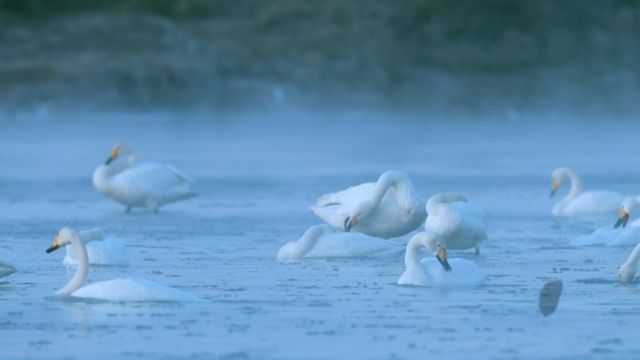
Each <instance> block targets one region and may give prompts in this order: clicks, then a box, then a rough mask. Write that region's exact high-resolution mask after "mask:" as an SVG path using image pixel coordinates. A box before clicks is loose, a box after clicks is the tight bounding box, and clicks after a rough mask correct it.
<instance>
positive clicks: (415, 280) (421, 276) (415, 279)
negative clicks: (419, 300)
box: [398, 257, 487, 288]
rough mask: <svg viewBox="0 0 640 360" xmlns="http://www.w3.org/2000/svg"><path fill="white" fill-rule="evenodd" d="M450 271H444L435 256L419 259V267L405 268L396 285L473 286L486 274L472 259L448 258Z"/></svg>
mask: <svg viewBox="0 0 640 360" xmlns="http://www.w3.org/2000/svg"><path fill="white" fill-rule="evenodd" d="M449 264H450V265H451V271H446V270H445V269H444V268H443V267H442V265H441V264H440V262H438V260H437V259H436V258H435V257H431V258H424V259H422V260H420V267H416V268H409V269H406V270H405V272H404V273H403V274H402V276H401V277H400V279H398V285H412V286H435V287H452V288H456V287H475V286H478V285H481V284H483V283H484V282H485V281H486V278H487V274H486V273H485V272H484V270H482V269H481V268H480V267H478V265H476V264H475V262H473V261H469V260H466V259H460V258H455V259H449Z"/></svg>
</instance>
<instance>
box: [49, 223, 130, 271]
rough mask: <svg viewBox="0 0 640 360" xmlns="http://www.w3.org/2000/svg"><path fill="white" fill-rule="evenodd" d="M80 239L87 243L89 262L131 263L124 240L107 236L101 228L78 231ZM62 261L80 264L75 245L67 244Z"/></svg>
mask: <svg viewBox="0 0 640 360" xmlns="http://www.w3.org/2000/svg"><path fill="white" fill-rule="evenodd" d="M78 235H79V236H80V240H82V242H83V243H84V244H85V245H86V248H87V254H88V255H89V264H92V265H113V266H124V265H128V264H129V257H128V256H127V248H126V246H125V243H124V241H122V240H120V239H114V238H110V237H107V235H106V234H105V233H104V232H103V231H102V230H100V229H90V230H81V231H78ZM66 249H67V254H66V255H65V256H64V260H63V261H62V262H63V264H64V265H66V266H76V265H78V254H77V252H76V249H75V248H74V247H73V246H67V247H66Z"/></svg>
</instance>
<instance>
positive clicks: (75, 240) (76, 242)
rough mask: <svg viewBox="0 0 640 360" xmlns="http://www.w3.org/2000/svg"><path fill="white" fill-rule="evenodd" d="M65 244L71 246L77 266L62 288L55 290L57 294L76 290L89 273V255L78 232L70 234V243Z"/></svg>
mask: <svg viewBox="0 0 640 360" xmlns="http://www.w3.org/2000/svg"><path fill="white" fill-rule="evenodd" d="M67 246H73V250H74V251H75V253H76V255H77V257H78V268H77V269H76V273H75V274H74V275H73V277H72V278H71V280H69V282H68V283H67V284H66V285H65V286H64V287H63V288H62V289H60V290H58V291H57V292H56V294H58V295H66V294H71V293H72V292H74V291H76V290H78V289H79V288H81V287H82V285H84V283H85V281H87V276H88V275H89V255H88V254H87V248H86V247H85V245H84V243H83V242H82V240H81V239H80V236H79V235H78V233H76V232H74V234H73V235H72V236H71V244H70V245H67Z"/></svg>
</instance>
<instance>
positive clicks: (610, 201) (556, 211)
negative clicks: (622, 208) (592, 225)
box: [550, 167, 624, 216]
mask: <svg viewBox="0 0 640 360" xmlns="http://www.w3.org/2000/svg"><path fill="white" fill-rule="evenodd" d="M567 179H568V180H569V181H570V182H571V188H570V189H569V193H568V194H567V195H566V196H565V197H564V198H563V199H562V200H560V201H559V202H558V203H557V204H555V205H554V207H553V209H552V210H551V213H552V214H553V215H555V216H579V215H594V214H602V213H615V212H616V211H617V210H618V206H619V205H620V203H621V202H622V200H623V199H624V197H623V195H622V194H620V193H617V192H614V191H583V190H582V181H581V180H580V178H579V177H578V175H577V174H576V173H575V172H573V171H572V170H571V169H569V168H566V167H562V168H558V169H555V170H554V171H553V173H552V174H551V195H550V196H553V195H554V194H555V193H556V191H558V188H559V187H560V185H562V182H563V181H565V180H567Z"/></svg>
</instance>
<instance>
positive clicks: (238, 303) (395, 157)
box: [0, 114, 640, 359]
mask: <svg viewBox="0 0 640 360" xmlns="http://www.w3.org/2000/svg"><path fill="white" fill-rule="evenodd" d="M265 117H266V116H265ZM430 120H437V119H424V118H422V119H420V118H419V117H418V116H409V117H398V116H386V115H384V114H383V115H380V114H378V115H375V116H373V115H370V114H350V115H345V114H327V115H318V114H314V115H306V114H286V115H280V116H277V115H270V116H269V118H268V119H267V118H263V115H260V114H256V115H246V116H229V115H215V116H213V115H212V116H203V115H199V116H189V115H183V114H180V115H162V114H158V115H127V114H111V115H104V114H102V115H94V114H84V115H80V114H71V115H68V116H62V115H59V116H50V117H39V118H38V117H34V118H30V117H29V116H20V117H18V118H6V119H3V120H2V121H1V122H0V144H1V145H0V163H1V164H2V165H3V166H2V167H0V248H1V249H4V250H10V251H11V252H12V253H13V254H14V256H15V258H17V259H18V261H19V262H18V264H17V265H18V267H19V272H18V273H15V274H13V275H12V276H10V277H7V278H4V279H2V283H0V304H1V306H0V339H2V340H1V341H0V344H1V347H0V348H1V349H0V357H2V358H3V359H13V358H32V359H43V358H48V359H49V358H59V359H70V358H77V359H84V358H105V359H114V358H120V359H146V358H149V359H152V358H153V359H156V358H166V359H179V358H196V359H197V358H222V359H245V358H264V359H301V358H307V359H336V358H344V359H410V358H427V357H434V358H435V357H444V358H460V359H467V358H471V357H474V358H495V359H510V358H523V359H539V358H542V357H545V358H562V359H585V358H606V359H612V358H638V357H640V343H639V342H638V341H637V334H636V332H635V329H637V328H638V323H639V320H640V302H639V301H638V300H639V299H640V285H638V284H630V285H621V284H619V283H617V282H616V281H615V280H616V271H617V267H618V266H619V265H620V264H621V263H622V262H623V261H624V260H625V258H626V256H627V255H628V253H629V252H630V250H631V248H604V249H603V248H599V247H591V248H570V247H568V244H569V241H570V240H571V239H573V238H575V237H576V236H578V235H582V234H586V233H589V232H591V231H592V230H593V229H595V228H597V227H599V226H602V225H609V224H610V225H613V223H614V222H615V219H614V218H605V219H591V220H567V219H556V218H553V217H551V216H550V207H551V203H552V202H551V201H550V200H549V199H548V191H549V181H550V180H549V176H550V172H551V170H552V169H553V168H554V167H556V166H560V165H567V166H571V167H574V168H575V169H576V171H578V172H579V173H580V174H581V175H582V176H583V179H584V182H585V186H586V187H588V188H591V189H597V188H600V189H611V190H619V191H622V192H624V193H628V194H638V193H640V188H639V187H638V179H639V178H640V171H639V168H638V167H637V164H638V163H639V160H640V159H639V156H638V154H639V152H638V145H637V141H636V139H637V134H638V133H640V125H638V124H636V123H633V122H619V123H613V122H607V121H605V120H603V121H601V122H597V121H578V120H575V121H563V122H561V121H553V120H538V119H534V118H533V117H532V118H531V119H523V120H522V121H513V120H511V121H507V120H496V121H491V119H487V120H486V121H453V122H447V121H430ZM122 140H126V141H127V142H128V143H129V144H131V145H132V146H133V147H134V148H135V149H136V151H137V153H138V155H139V158H141V159H150V160H160V161H166V162H169V163H172V164H174V165H175V166H176V167H178V168H179V169H182V170H183V171H184V172H186V173H188V174H191V175H192V176H194V177H195V178H196V179H197V180H198V184H197V190H198V191H199V193H200V196H199V197H198V198H195V199H193V200H191V201H188V202H183V203H179V204H174V205H169V206H167V207H165V208H163V209H162V210H161V212H160V213H159V214H153V213H149V212H147V211H141V210H137V211H135V212H134V213H132V214H126V213H124V211H123V210H124V209H123V207H122V206H119V205H117V204H115V203H113V202H112V201H110V200H108V199H106V198H104V197H103V196H101V195H100V194H98V193H97V192H96V191H94V189H93V187H92V185H91V178H90V177H91V173H92V171H93V169H94V168H95V167H96V166H97V165H98V164H99V163H100V162H102V161H104V160H105V159H106V157H107V156H108V153H109V151H110V149H111V147H112V146H113V145H114V144H115V143H116V142H118V141H122ZM391 168H394V169H400V170H404V171H406V172H407V173H409V175H410V176H411V177H412V178H413V180H414V183H415V186H416V187H417V189H418V191H420V192H421V193H422V194H423V195H424V196H428V195H431V194H433V193H435V192H440V191H455V192H460V193H463V194H465V195H466V196H467V197H469V198H470V199H472V200H473V201H475V202H477V203H478V204H480V205H482V206H483V207H485V208H486V209H487V210H488V212H489V213H490V214H491V222H490V233H489V239H488V240H487V242H486V243H485V244H484V246H483V247H482V253H481V255H480V256H479V257H477V258H476V257H475V256H474V255H473V254H472V252H451V254H450V256H451V257H455V256H463V257H466V258H471V259H476V260H477V262H478V263H479V265H480V266H481V267H483V268H484V269H485V271H486V272H487V273H488V275H489V278H488V281H487V283H486V285H484V286H482V287H479V288H476V289H471V290H447V291H444V290H440V289H435V288H410V287H400V286H397V285H395V282H396V280H397V279H398V277H399V276H400V275H401V273H402V271H403V262H402V258H401V257H398V258H397V259H387V260H381V259H371V260H364V259H361V260H359V259H340V260H312V261H302V262H299V263H293V264H286V265H285V264H279V263H278V262H277V261H276V260H275V256H276V253H277V250H278V248H279V247H280V246H281V245H282V244H284V243H285V242H287V241H291V240H295V239H297V238H298V237H299V236H300V235H301V234H302V233H303V232H304V231H305V229H306V228H307V227H308V226H310V225H313V224H316V223H318V222H319V220H318V219H316V218H315V217H314V216H313V215H312V213H311V212H310V211H309V210H308V207H309V206H310V205H311V204H313V203H314V201H315V199H316V198H317V197H318V196H319V195H321V194H323V193H325V192H328V191H333V190H338V189H341V188H344V187H347V186H350V185H352V184H356V183H360V182H364V181H372V180H374V179H375V178H377V176H378V175H379V174H380V173H381V172H382V171H384V170H386V169H391ZM564 191H566V190H565V189H562V190H561V192H564ZM64 225H68V226H73V227H76V228H79V229H82V228H90V227H100V228H102V229H103V230H105V231H106V232H107V233H108V234H111V235H114V236H116V237H118V238H121V239H123V240H125V241H126V242H127V247H128V250H129V253H130V260H131V265H130V266H129V267H124V268H118V267H94V268H92V269H91V273H90V280H89V281H97V280H103V279H109V278H114V277H121V276H129V275H134V276H144V277H146V278H149V279H152V280H156V281H159V282H163V283H165V284H167V285H170V286H174V287H177V288H180V289H183V290H186V291H189V292H191V293H193V294H196V295H198V296H200V297H202V298H204V299H206V302H204V303H190V304H172V303H104V302H84V301H61V300H58V299H56V298H54V297H52V296H51V295H52V294H53V293H54V292H55V290H57V289H58V288H59V287H61V286H62V285H64V283H65V282H66V281H67V279H68V278H69V277H70V276H71V275H72V272H71V271H70V270H66V269H64V268H63V266H62V258H63V256H64V252H63V251H59V252H56V253H53V254H45V251H44V250H45V249H46V248H47V246H48V245H49V243H50V242H51V240H52V239H53V237H54V235H55V233H56V231H57V230H58V229H59V228H60V227H62V226H64ZM407 238H408V237H405V238H404V239H403V241H406V240H407ZM553 279H561V280H563V281H564V293H563V295H562V298H561V299H560V304H559V307H558V309H557V310H556V312H555V313H554V314H552V315H551V316H549V317H547V318H544V317H543V316H542V315H541V313H540V312H539V310H538V292H539V290H540V289H541V288H542V286H543V285H544V283H545V282H547V281H549V280H553Z"/></svg>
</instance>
